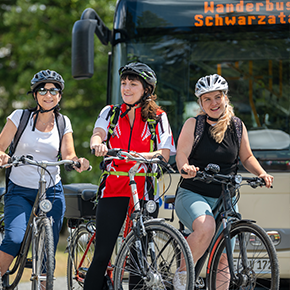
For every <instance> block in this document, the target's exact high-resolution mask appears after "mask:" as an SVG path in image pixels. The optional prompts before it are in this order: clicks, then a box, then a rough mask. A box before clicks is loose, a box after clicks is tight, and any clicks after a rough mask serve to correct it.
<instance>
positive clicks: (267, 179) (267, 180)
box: [258, 173, 274, 188]
mask: <svg viewBox="0 0 290 290" xmlns="http://www.w3.org/2000/svg"><path fill="white" fill-rule="evenodd" d="M258 177H260V178H263V179H264V181H265V183H266V187H267V188H270V187H271V186H272V183H273V180H274V177H273V176H272V175H270V174H268V173H262V174H260V175H259V176H258Z"/></svg>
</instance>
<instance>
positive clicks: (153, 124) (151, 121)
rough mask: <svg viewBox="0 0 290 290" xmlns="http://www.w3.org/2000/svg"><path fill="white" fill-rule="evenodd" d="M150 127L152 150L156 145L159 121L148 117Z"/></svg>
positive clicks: (151, 150)
mask: <svg viewBox="0 0 290 290" xmlns="http://www.w3.org/2000/svg"><path fill="white" fill-rule="evenodd" d="M147 123H148V127H149V130H150V133H151V140H150V152H153V151H154V145H155V147H156V125H157V121H156V120H154V119H147Z"/></svg>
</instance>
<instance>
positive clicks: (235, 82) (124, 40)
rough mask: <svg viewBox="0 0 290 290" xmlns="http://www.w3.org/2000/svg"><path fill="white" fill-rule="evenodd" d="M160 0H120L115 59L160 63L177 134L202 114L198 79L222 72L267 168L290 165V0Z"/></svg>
mask: <svg viewBox="0 0 290 290" xmlns="http://www.w3.org/2000/svg"><path fill="white" fill-rule="evenodd" d="M123 2H125V1H123ZM160 2H162V1H156V0H154V1H153V0H152V1H150V0H147V1H145V0H144V1H138V3H137V2H136V1H126V5H125V4H124V5H122V1H120V3H119V10H117V14H116V17H115V29H116V31H118V33H119V36H118V35H117V34H116V35H115V40H116V39H117V40H118V41H116V43H115V45H114V47H113V62H114V58H115V57H118V59H121V61H122V63H121V64H120V65H124V64H125V63H127V62H130V61H141V62H144V63H147V64H148V65H149V66H151V67H152V69H154V70H155V72H156V75H157V78H158V83H157V90H156V94H157V96H158V103H159V105H160V106H161V107H162V108H163V109H164V110H165V111H166V112H167V114H168V118H169V121H170V124H171V126H172V129H173V133H174V137H175V140H176V141H177V138H178V134H179V132H180V130H181V127H182V125H183V123H184V121H185V120H186V119H187V118H189V117H192V116H196V115H197V114H198V113H199V110H200V109H199V106H198V104H197V102H196V101H197V99H196V97H195V95H194V86H195V83H196V81H197V80H198V79H199V78H200V77H202V76H205V75H208V74H214V73H218V74H220V75H222V76H223V77H224V78H225V79H226V80H227V81H228V83H229V97H230V100H231V103H232V105H233V106H234V111H235V114H236V115H237V116H238V117H240V118H241V119H242V121H243V122H244V123H245V125H246V127H247V129H248V133H249V139H250V144H251V148H252V150H253V152H254V154H255V156H256V157H257V158H258V159H259V161H260V162H261V163H262V165H263V167H264V168H265V169H267V170H290V135H289V134H290V119H289V117H290V82H289V80H290V60H289V59H290V35H289V31H290V30H289V22H290V21H289V10H290V4H289V3H290V2H286V1H280V2H275V3H274V2H273V3H274V4H273V3H272V2H270V1H261V2H260V3H259V4H260V6H259V7H258V6H257V5H256V2H253V1H252V2H251V1H232V2H233V3H234V4H232V3H230V4H231V6H226V5H225V4H224V5H222V4H216V3H219V2H218V1H215V2H213V1H208V2H204V1H163V2H166V3H167V2H168V6H167V7H168V8H166V9H165V6H164V5H161V4H160ZM171 2H172V3H171ZM174 2H178V3H177V4H173V3H174ZM224 2H225V1H223V3H224ZM158 3H159V4H160V5H158ZM170 3H171V4H170ZM263 3H264V4H263ZM277 3H278V4H279V5H280V6H279V5H277ZM287 3H288V4H287ZM185 4H186V5H185ZM247 4H251V5H252V6H251V5H249V6H247ZM270 4H273V7H272V6H269V5H270ZM238 5H240V6H238ZM242 5H243V6H242ZM266 5H268V6H269V7H270V8H271V7H272V10H269V9H270V8H269V7H268V10H267V6H266ZM287 5H288V6H287ZM162 7H163V8H164V9H162ZM170 7H171V8H170ZM247 7H248V8H247ZM249 7H251V9H253V10H254V12H255V13H253V10H252V12H251V13H248V12H247V9H248V10H249V9H250V8H249ZM153 8H154V9H153ZM168 9H169V10H168ZM170 9H171V10H172V11H175V14H171V13H170ZM239 9H240V10H239ZM242 10H243V11H242ZM118 11H120V13H121V12H122V13H123V14H124V11H126V17H125V19H126V21H119V22H117V21H116V19H119V18H118ZM130 11H134V13H130ZM136 11H137V12H136ZM131 15H134V18H133V17H130V16H131ZM173 15H176V17H175V16H174V17H173ZM178 19H179V20H178ZM118 29H119V30H118ZM120 56H121V57H120ZM115 65H116V66H117V64H115ZM113 85H114V86H116V87H118V86H119V85H118V77H117V75H115V76H114V75H113Z"/></svg>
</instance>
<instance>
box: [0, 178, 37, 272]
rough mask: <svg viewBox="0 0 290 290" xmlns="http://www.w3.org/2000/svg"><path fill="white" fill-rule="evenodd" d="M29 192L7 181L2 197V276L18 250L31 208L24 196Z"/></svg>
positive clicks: (0, 261)
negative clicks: (3, 221) (5, 191)
mask: <svg viewBox="0 0 290 290" xmlns="http://www.w3.org/2000/svg"><path fill="white" fill-rule="evenodd" d="M29 194H31V190H30V189H28V188H24V187H20V186H17V185H15V184H14V183H12V182H11V181H10V182H9V185H8V191H7V193H6V194H5V197H4V204H5V206H4V216H5V236H4V239H3V241H2V244H1V246H0V271H1V275H2V276H3V275H4V274H5V273H6V271H7V270H8V268H9V266H10V264H11V263H12V261H13V259H14V257H15V256H17V254H18V252H19V250H20V246H21V243H22V240H23V237H24V233H25V230H26V226H27V222H28V219H29V216H30V212H31V208H32V206H31V203H30V201H29V200H27V198H26V196H27V195H29Z"/></svg>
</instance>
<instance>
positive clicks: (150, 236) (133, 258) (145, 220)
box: [67, 149, 194, 290]
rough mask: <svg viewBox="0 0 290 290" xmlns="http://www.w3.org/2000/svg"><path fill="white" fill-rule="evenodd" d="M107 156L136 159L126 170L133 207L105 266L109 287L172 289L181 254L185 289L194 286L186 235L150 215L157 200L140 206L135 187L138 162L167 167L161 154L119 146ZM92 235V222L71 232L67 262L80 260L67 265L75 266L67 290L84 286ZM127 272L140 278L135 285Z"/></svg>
mask: <svg viewBox="0 0 290 290" xmlns="http://www.w3.org/2000/svg"><path fill="white" fill-rule="evenodd" d="M107 156H108V157H105V158H104V161H109V160H112V159H115V158H116V159H123V160H124V159H127V160H130V161H135V162H136V163H135V165H133V166H132V167H131V169H130V170H129V180H130V187H131V193H132V196H131V208H134V210H132V212H130V213H128V214H127V218H126V220H125V222H124V227H123V230H122V242H121V245H120V249H119V251H118V253H117V257H116V259H115V263H112V264H110V263H109V265H108V269H107V275H106V278H105V279H107V285H108V286H107V287H108V289H115V290H119V289H128V287H129V286H132V287H136V288H133V289H137V288H138V289H173V285H172V281H173V277H174V274H175V272H176V270H177V268H178V267H179V265H180V259H181V257H184V259H185V264H186V267H187V276H186V287H187V288H186V289H189V290H191V289H194V264H193V259H192V255H191V252H190V248H189V246H188V244H187V242H186V240H185V238H184V237H183V235H182V234H181V233H180V232H179V231H178V230H177V229H176V228H174V227H173V226H171V225H169V224H167V223H166V222H165V220H164V219H161V218H152V217H150V216H149V213H152V212H154V211H155V209H156V202H155V201H148V202H147V203H146V204H145V205H144V207H143V205H140V204H141V203H140V202H139V198H138V192H137V186H136V184H135V183H134V177H135V175H136V173H137V170H138V168H139V166H140V164H144V163H146V164H149V165H150V164H151V165H152V164H158V165H160V166H162V168H164V169H167V170H168V164H167V163H166V162H164V161H163V160H162V156H160V157H156V158H152V159H150V160H147V159H145V158H143V157H142V156H137V157H136V156H133V155H132V154H130V153H128V152H126V151H123V150H121V149H110V150H109V151H108V154H107ZM95 234H96V229H95V228H94V223H92V222H89V223H88V224H87V225H85V224H83V223H82V222H81V223H80V225H79V226H78V227H77V228H76V230H75V233H74V234H73V237H72V239H71V243H72V245H70V247H71V249H72V251H71V254H72V257H70V258H69V260H68V261H69V263H73V262H75V261H78V262H79V263H74V265H73V266H69V267H68V269H70V271H71V269H73V268H74V269H75V271H74V273H73V274H72V275H71V272H70V273H68V274H67V275H68V276H71V277H72V278H70V281H69V283H68V285H69V288H68V289H69V290H72V289H77V287H80V288H81V287H82V286H83V281H84V278H85V275H86V270H87V268H88V266H89V265H87V266H84V265H83V262H84V261H88V260H86V259H87V258H88V254H87V253H88V252H90V253H91V250H92V249H91V247H94V238H95ZM84 245H85V247H83V246H84ZM76 257H79V258H76ZM130 275H134V276H138V277H139V278H140V282H139V283H138V285H129V281H130V280H129V276H130ZM71 281H77V284H75V287H74V288H72V287H70V285H72V284H71V283H70V282H71Z"/></svg>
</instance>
